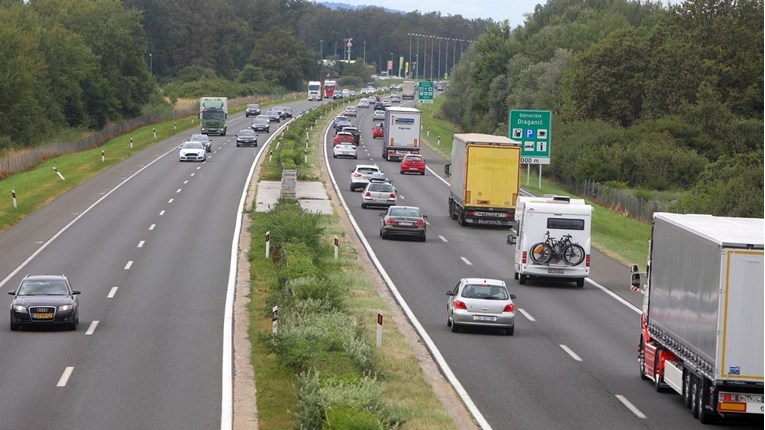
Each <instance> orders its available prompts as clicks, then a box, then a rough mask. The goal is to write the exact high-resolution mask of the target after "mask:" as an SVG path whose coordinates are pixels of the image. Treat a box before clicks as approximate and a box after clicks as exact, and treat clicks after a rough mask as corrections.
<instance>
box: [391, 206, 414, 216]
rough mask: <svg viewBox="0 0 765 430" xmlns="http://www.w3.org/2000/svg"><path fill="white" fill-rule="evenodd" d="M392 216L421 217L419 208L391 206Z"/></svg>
mask: <svg viewBox="0 0 765 430" xmlns="http://www.w3.org/2000/svg"><path fill="white" fill-rule="evenodd" d="M390 216H393V217H406V218H419V217H420V212H419V211H418V210H417V209H408V208H391V210H390Z"/></svg>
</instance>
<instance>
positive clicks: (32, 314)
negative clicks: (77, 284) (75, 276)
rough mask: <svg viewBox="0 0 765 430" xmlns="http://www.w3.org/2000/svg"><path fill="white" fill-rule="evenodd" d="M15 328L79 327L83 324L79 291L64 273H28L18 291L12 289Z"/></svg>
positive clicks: (12, 325)
mask: <svg viewBox="0 0 765 430" xmlns="http://www.w3.org/2000/svg"><path fill="white" fill-rule="evenodd" d="M8 294H10V295H12V296H13V300H12V301H11V330H14V331H15V330H18V329H19V327H21V326H22V325H25V326H30V327H31V326H44V325H48V326H51V325H62V326H64V327H66V328H68V329H69V330H77V324H79V323H80V307H79V306H80V302H79V300H78V298H77V295H78V294H80V292H79V291H78V290H73V289H72V286H71V285H70V284H69V280H68V279H67V278H66V276H64V275H35V276H31V275H27V276H26V277H24V280H22V281H21V284H20V285H19V288H17V289H16V291H9V292H8Z"/></svg>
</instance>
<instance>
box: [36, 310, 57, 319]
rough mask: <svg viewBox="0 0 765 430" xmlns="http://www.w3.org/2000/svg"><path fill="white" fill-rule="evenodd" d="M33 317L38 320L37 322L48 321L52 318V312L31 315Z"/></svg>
mask: <svg viewBox="0 0 765 430" xmlns="http://www.w3.org/2000/svg"><path fill="white" fill-rule="evenodd" d="M33 316H34V317H35V319H38V320H49V319H51V318H53V312H45V313H39V314H33Z"/></svg>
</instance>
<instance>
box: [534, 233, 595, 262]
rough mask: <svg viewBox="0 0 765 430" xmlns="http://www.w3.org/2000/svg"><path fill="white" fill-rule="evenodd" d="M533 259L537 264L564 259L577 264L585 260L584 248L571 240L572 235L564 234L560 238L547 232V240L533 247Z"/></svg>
mask: <svg viewBox="0 0 765 430" xmlns="http://www.w3.org/2000/svg"><path fill="white" fill-rule="evenodd" d="M530 254H531V261H533V262H534V263H537V264H548V263H550V262H557V261H561V260H563V261H564V262H565V263H566V264H568V265H570V266H576V265H578V264H580V263H581V262H582V261H584V248H582V246H581V245H579V244H577V243H572V242H571V235H570V234H564V235H563V237H561V238H560V240H555V238H554V237H551V236H550V232H549V231H548V232H546V233H545V241H544V242H539V243H537V244H535V245H533V246H532V247H531V250H530Z"/></svg>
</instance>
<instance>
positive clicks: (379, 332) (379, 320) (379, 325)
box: [377, 311, 383, 348]
mask: <svg viewBox="0 0 765 430" xmlns="http://www.w3.org/2000/svg"><path fill="white" fill-rule="evenodd" d="M382 324H383V313H382V311H377V347H378V348H382V333H383V330H382V329H383V327H382Z"/></svg>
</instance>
